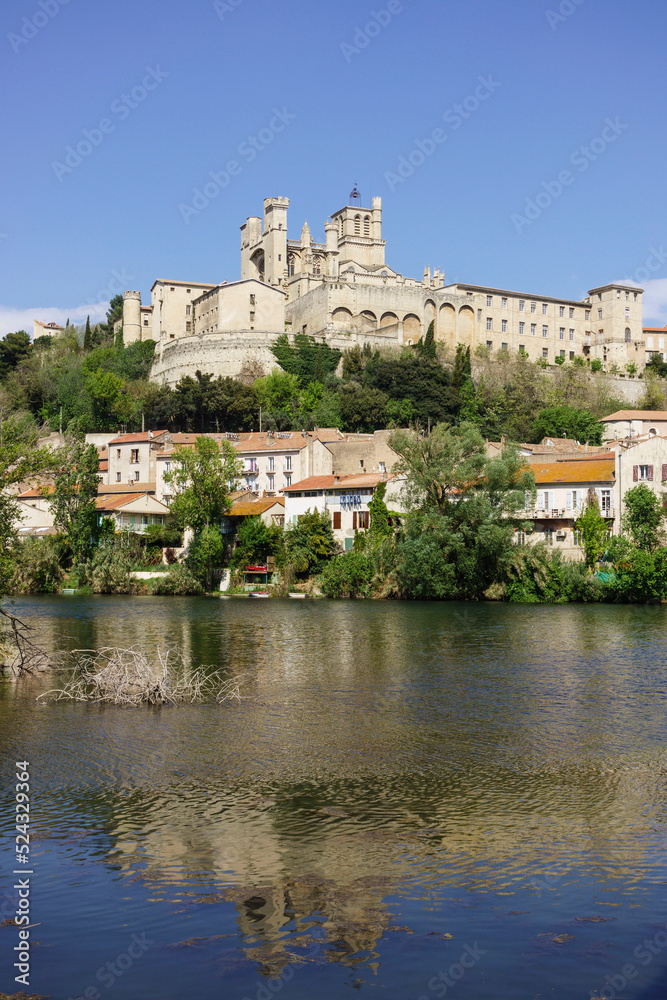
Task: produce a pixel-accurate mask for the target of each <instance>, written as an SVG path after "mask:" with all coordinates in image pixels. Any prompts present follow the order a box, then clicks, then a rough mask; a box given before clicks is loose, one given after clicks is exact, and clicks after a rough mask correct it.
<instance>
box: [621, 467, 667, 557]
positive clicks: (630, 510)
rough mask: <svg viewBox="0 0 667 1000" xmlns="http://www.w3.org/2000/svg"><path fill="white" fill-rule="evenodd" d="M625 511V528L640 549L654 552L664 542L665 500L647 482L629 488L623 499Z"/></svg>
mask: <svg viewBox="0 0 667 1000" xmlns="http://www.w3.org/2000/svg"><path fill="white" fill-rule="evenodd" d="M623 502H624V505H625V513H624V515H623V530H624V531H626V532H627V533H628V535H629V536H630V538H631V539H632V541H633V542H634V544H635V545H636V546H637V548H638V549H645V550H646V551H647V552H653V551H654V550H655V549H657V548H658V547H659V545H661V544H662V541H663V532H662V522H663V519H664V517H665V508H664V505H663V501H662V500H661V498H660V497H659V496H657V495H656V494H655V493H654V492H653V490H652V489H650V488H649V487H648V486H647V485H646V483H640V484H639V485H638V486H634V487H633V488H632V489H631V490H628V491H627V493H626V494H625V497H624V499H623Z"/></svg>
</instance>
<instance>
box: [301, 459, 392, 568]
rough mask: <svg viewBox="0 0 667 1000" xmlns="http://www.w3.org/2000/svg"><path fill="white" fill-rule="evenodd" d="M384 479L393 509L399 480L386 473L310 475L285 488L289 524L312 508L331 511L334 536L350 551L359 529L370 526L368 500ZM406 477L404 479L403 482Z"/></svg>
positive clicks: (389, 503)
mask: <svg viewBox="0 0 667 1000" xmlns="http://www.w3.org/2000/svg"><path fill="white" fill-rule="evenodd" d="M380 483H387V492H386V494H385V501H386V502H387V504H388V506H390V507H391V508H392V509H393V510H396V509H397V508H398V507H399V504H400V499H399V495H398V494H399V490H398V484H399V480H397V479H396V478H395V477H393V476H389V475H387V474H386V473H377V472H371V473H363V474H361V475H354V476H333V475H331V476H310V477H309V478H308V479H302V480H301V481H300V482H298V483H295V484H294V485H293V486H287V487H285V489H283V493H284V494H285V527H286V528H289V526H290V525H292V524H296V523H297V521H298V520H299V517H301V516H302V515H303V514H305V513H307V512H308V511H309V510H311V511H312V510H319V511H328V512H329V513H330V515H331V522H332V525H333V533H334V538H335V539H336V540H337V541H338V542H340V543H341V544H342V545H343V548H344V549H345V550H346V551H347V550H349V549H351V548H352V546H353V545H354V536H355V534H356V533H357V531H367V530H368V528H369V527H370V517H371V515H370V511H369V509H368V504H369V503H370V501H371V500H372V499H373V496H374V495H375V490H376V489H377V487H378V485H379V484H380ZM402 483H403V480H400V484H401V485H402Z"/></svg>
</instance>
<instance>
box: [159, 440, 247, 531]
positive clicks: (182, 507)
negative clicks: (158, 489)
mask: <svg viewBox="0 0 667 1000" xmlns="http://www.w3.org/2000/svg"><path fill="white" fill-rule="evenodd" d="M241 472H242V465H241V462H240V461H239V458H238V455H237V453H236V451H235V450H234V448H233V447H232V445H231V444H230V443H229V442H228V441H221V442H220V443H219V444H218V443H217V442H216V441H214V440H212V439H211V438H203V437H198V438H197V439H196V441H195V444H194V447H192V448H176V449H175V450H174V452H173V456H172V471H171V472H166V473H165V475H164V478H165V482H167V483H168V484H170V485H171V486H172V490H173V493H174V494H175V495H174V498H173V500H172V503H171V515H172V519H173V523H174V524H175V525H176V526H177V527H179V528H192V529H193V531H195V532H196V533H198V532H200V531H202V530H203V529H204V528H208V527H211V526H212V525H218V524H219V523H220V521H221V519H222V517H223V515H224V514H226V513H227V511H228V510H229V508H230V506H231V501H230V498H229V494H230V484H234V483H235V481H236V479H238V477H239V476H240V475H241Z"/></svg>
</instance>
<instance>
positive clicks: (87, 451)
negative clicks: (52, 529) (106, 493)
mask: <svg viewBox="0 0 667 1000" xmlns="http://www.w3.org/2000/svg"><path fill="white" fill-rule="evenodd" d="M57 462H58V465H57V469H56V472H55V475H54V484H53V488H52V490H50V489H49V487H45V489H44V492H45V495H46V497H47V500H48V504H49V507H50V508H51V511H52V513H53V521H54V524H55V526H56V527H57V528H60V529H61V531H62V532H63V533H64V534H65V535H66V536H67V540H68V542H69V545H70V548H71V550H72V555H73V557H74V562H75V563H82V562H85V560H86V559H87V558H88V556H89V555H90V553H91V551H92V549H93V547H94V546H95V545H96V543H97V539H98V537H99V534H100V530H101V526H100V525H99V524H98V517H97V509H96V504H97V494H98V486H99V484H100V482H101V477H100V475H99V464H100V459H99V455H98V452H97V448H96V447H95V445H94V444H89V445H86V444H85V442H84V441H81V440H77V439H73V440H70V441H69V442H68V444H67V445H65V447H64V448H62V449H60V451H59V452H58V453H57Z"/></svg>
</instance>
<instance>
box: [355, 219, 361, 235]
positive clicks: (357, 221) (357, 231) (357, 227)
mask: <svg viewBox="0 0 667 1000" xmlns="http://www.w3.org/2000/svg"><path fill="white" fill-rule="evenodd" d="M354 235H355V236H361V216H360V215H355V217H354Z"/></svg>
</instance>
